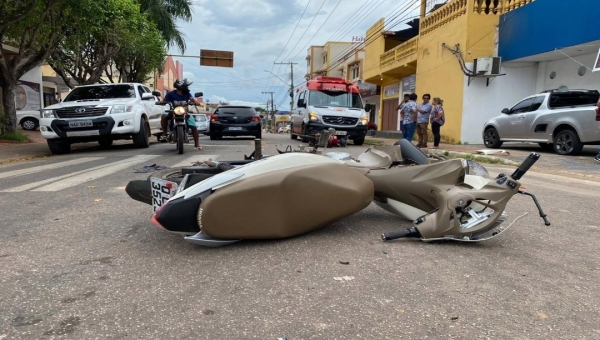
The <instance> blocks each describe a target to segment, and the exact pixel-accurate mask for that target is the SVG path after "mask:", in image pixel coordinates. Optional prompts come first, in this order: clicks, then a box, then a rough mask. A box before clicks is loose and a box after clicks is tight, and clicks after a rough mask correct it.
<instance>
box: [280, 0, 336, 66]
mask: <svg viewBox="0 0 600 340" xmlns="http://www.w3.org/2000/svg"><path fill="white" fill-rule="evenodd" d="M325 2H327V0H323V3H322V4H321V7H319V9H318V10H317V14H318V13H319V12H320V11H321V8H323V5H325ZM336 7H337V6H336ZM316 18H317V15H316V14H315V16H313V18H312V20H311V21H310V24H308V26H306V29H305V30H304V32H303V33H302V35H301V36H300V39H298V40H297V41H296V45H294V47H292V49H291V50H290V53H288V55H287V56H286V57H285V58H283V59H288V60H289V56H290V54H292V52H291V51H293V50H294V49H295V48H296V46H298V44H299V43H300V40H302V38H303V37H304V35H305V34H306V32H307V31H308V29H309V28H310V27H311V26H312V23H313V22H314V21H315V19H316ZM327 18H329V17H327ZM325 21H327V19H325Z"/></svg>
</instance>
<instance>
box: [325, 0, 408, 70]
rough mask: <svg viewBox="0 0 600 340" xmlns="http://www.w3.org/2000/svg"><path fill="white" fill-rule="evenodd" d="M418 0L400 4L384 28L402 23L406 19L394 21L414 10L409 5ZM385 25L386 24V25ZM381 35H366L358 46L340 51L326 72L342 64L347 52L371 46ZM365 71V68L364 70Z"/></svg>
mask: <svg viewBox="0 0 600 340" xmlns="http://www.w3.org/2000/svg"><path fill="white" fill-rule="evenodd" d="M418 3H419V2H418V0H414V1H413V2H412V5H411V2H410V1H409V0H407V1H406V2H405V3H403V4H402V5H400V6H398V7H397V8H396V11H395V12H393V13H392V16H393V17H391V18H390V19H389V21H388V27H387V29H386V28H385V27H384V28H383V30H389V29H390V28H392V27H394V26H397V25H398V24H400V23H401V22H402V20H404V18H400V19H398V20H397V21H396V22H395V23H394V22H393V21H394V20H396V18H398V17H399V16H400V15H402V14H404V13H406V12H409V11H412V10H414V9H411V10H409V7H411V6H414V5H416V4H418ZM384 26H385V25H384ZM377 35H379V32H376V33H373V34H371V35H370V36H368V37H365V40H364V42H361V43H359V44H358V46H350V47H349V48H347V49H346V50H345V51H343V52H342V53H340V57H339V58H338V59H336V60H335V61H332V62H331V63H330V66H329V68H327V69H326V72H330V71H331V70H333V68H334V67H336V66H338V65H340V63H339V62H340V61H342V62H343V59H344V58H345V57H346V55H347V54H349V53H352V52H353V51H356V50H361V49H364V48H366V47H367V46H369V45H370V44H372V43H373V42H375V41H376V40H374V39H372V38H374V37H375V36H377ZM363 72H364V70H363Z"/></svg>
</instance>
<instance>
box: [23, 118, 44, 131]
mask: <svg viewBox="0 0 600 340" xmlns="http://www.w3.org/2000/svg"><path fill="white" fill-rule="evenodd" d="M39 126H40V125H39V123H38V121H37V119H35V118H25V119H23V120H22V121H21V127H22V128H23V130H28V131H34V130H35V129H37V128H38V127H39Z"/></svg>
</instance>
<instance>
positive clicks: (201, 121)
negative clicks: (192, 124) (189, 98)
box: [189, 111, 208, 134]
mask: <svg viewBox="0 0 600 340" xmlns="http://www.w3.org/2000/svg"><path fill="white" fill-rule="evenodd" d="M191 112H193V111H191ZM192 117H194V120H195V121H196V127H197V128H198V133H202V134H207V133H208V117H206V115H205V114H202V113H197V114H194V113H193V114H192ZM189 133H192V131H191V130H190V131H189Z"/></svg>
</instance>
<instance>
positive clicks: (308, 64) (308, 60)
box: [306, 59, 310, 67]
mask: <svg viewBox="0 0 600 340" xmlns="http://www.w3.org/2000/svg"><path fill="white" fill-rule="evenodd" d="M306 66H307V67H310V59H307V60H306Z"/></svg>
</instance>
